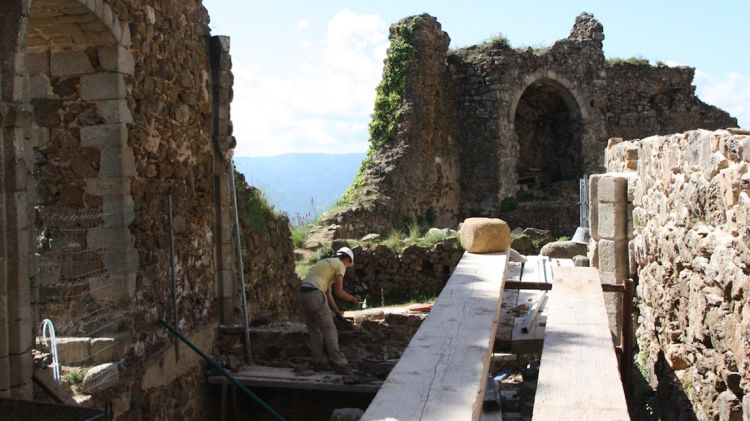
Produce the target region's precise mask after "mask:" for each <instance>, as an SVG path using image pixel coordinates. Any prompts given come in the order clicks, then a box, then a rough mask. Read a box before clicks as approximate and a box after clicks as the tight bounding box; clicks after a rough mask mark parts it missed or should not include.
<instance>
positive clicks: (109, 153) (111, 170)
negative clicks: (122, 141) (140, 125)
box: [99, 147, 135, 177]
mask: <svg viewBox="0 0 750 421" xmlns="http://www.w3.org/2000/svg"><path fill="white" fill-rule="evenodd" d="M99 162H100V166H99V175H100V176H102V177H130V176H134V175H135V157H134V156H133V150H132V149H130V148H128V147H114V148H102V150H101V153H100V157H99Z"/></svg>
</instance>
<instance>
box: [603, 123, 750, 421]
mask: <svg viewBox="0 0 750 421" xmlns="http://www.w3.org/2000/svg"><path fill="white" fill-rule="evenodd" d="M606 154H607V159H606V165H607V171H609V173H607V174H602V175H601V176H596V177H601V178H611V179H613V180H619V181H617V183H619V184H620V188H619V191H620V193H621V194H620V195H619V196H620V197H619V199H618V200H615V201H613V202H612V203H613V204H612V206H611V208H619V209H620V210H624V211H623V212H622V213H618V214H616V213H613V212H606V211H605V212H604V213H605V214H607V213H608V214H609V215H610V217H611V219H612V221H613V222H615V223H616V224H617V225H619V226H620V227H623V226H627V227H628V232H629V233H631V235H630V241H629V242H628V244H627V245H626V247H625V248H624V249H623V248H619V249H617V250H616V251H613V252H612V253H604V254H603V253H602V248H601V247H599V251H598V263H599V265H600V269H601V266H602V265H605V266H609V267H612V268H614V270H616V271H617V272H621V274H622V275H624V276H632V277H635V278H637V280H638V287H637V290H636V295H637V297H636V300H637V303H638V306H637V308H638V320H637V326H638V327H637V332H636V336H637V342H638V346H639V348H640V353H639V354H638V355H637V356H636V364H637V365H638V366H639V367H640V368H641V370H644V371H645V372H646V373H647V377H648V378H647V380H648V381H650V383H651V385H652V386H653V387H654V388H655V389H656V390H657V394H658V395H659V396H660V397H661V398H663V399H664V400H665V401H666V402H673V404H672V405H671V407H669V408H667V409H666V411H667V412H666V413H664V414H661V415H662V416H667V417H668V418H669V417H677V418H679V419H691V418H694V417H697V418H698V419H721V420H730V419H731V420H734V419H744V418H747V416H748V415H749V414H750V395H748V394H747V392H748V391H750V346H749V345H748V342H747V338H748V336H750V330H748V329H750V302H749V301H748V299H749V298H750V296H749V291H750V287H748V285H750V276H749V275H750V270H749V269H748V268H750V225H749V223H750V132H747V131H743V130H739V129H732V130H718V131H713V132H710V131H705V130H696V131H688V132H684V133H680V134H673V135H668V136H652V137H648V138H645V139H641V140H635V141H627V142H622V141H621V139H613V140H611V141H610V146H609V147H608V148H607V151H606ZM593 180H594V177H592V184H593ZM599 195H600V196H601V195H602V192H601V190H600V191H599ZM628 202H630V203H628ZM602 209H603V208H602V207H601V206H600V209H599V215H602ZM618 215H619V216H618ZM593 217H594V212H592V218H593ZM606 219H607V217H606V216H599V217H598V221H599V223H600V224H602V223H605V224H607V222H606ZM628 219H629V220H630V221H628ZM615 220H616V221H615ZM602 221H604V222H602ZM592 223H593V219H592ZM592 229H594V227H593V225H592ZM626 241H627V240H626ZM600 244H601V241H600ZM607 261H608V262H607ZM743 414H744V415H743ZM743 416H744V418H743Z"/></svg>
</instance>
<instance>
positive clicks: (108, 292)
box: [89, 273, 135, 305]
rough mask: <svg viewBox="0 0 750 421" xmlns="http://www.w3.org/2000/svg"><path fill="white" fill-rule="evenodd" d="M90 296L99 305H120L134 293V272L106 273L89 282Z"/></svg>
mask: <svg viewBox="0 0 750 421" xmlns="http://www.w3.org/2000/svg"><path fill="white" fill-rule="evenodd" d="M89 290H90V291H91V296H92V297H93V298H94V300H96V302H97V303H99V304H100V305H121V304H124V303H127V302H128V301H129V300H130V299H131V298H132V297H133V295H134V294H135V273H133V274H132V275H128V274H124V275H122V274H115V275H108V276H107V277H105V278H103V279H93V280H91V281H90V282H89Z"/></svg>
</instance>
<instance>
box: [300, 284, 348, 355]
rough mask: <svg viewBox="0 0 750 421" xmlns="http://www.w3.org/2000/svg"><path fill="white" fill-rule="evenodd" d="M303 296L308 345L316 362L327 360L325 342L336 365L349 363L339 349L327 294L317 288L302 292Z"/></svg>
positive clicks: (337, 335)
mask: <svg viewBox="0 0 750 421" xmlns="http://www.w3.org/2000/svg"><path fill="white" fill-rule="evenodd" d="M301 297H302V309H303V310H304V313H305V324H306V325H307V334H308V341H307V345H308V346H309V347H310V351H311V352H312V356H313V359H314V360H315V362H316V363H325V362H326V356H325V355H324V354H323V345H324V344H325V347H326V352H328V356H329V357H330V358H331V362H332V363H333V364H334V365H336V366H339V367H340V366H345V365H347V364H348V363H349V362H348V361H347V360H346V357H345V356H344V354H342V353H341V351H339V334H338V332H337V331H336V325H335V324H334V323H333V313H331V309H330V308H328V302H327V298H326V294H324V293H323V292H322V291H320V290H315V291H310V292H304V293H301Z"/></svg>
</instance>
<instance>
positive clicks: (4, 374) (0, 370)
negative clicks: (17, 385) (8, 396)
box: [0, 354, 10, 397]
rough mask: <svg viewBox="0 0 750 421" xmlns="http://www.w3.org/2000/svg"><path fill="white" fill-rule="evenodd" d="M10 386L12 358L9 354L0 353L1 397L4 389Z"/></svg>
mask: <svg viewBox="0 0 750 421" xmlns="http://www.w3.org/2000/svg"><path fill="white" fill-rule="evenodd" d="M9 388H10V358H9V357H8V355H7V354H6V355H0V397H2V396H3V391H7V390H8V389H9Z"/></svg>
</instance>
